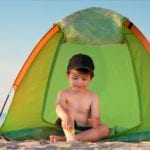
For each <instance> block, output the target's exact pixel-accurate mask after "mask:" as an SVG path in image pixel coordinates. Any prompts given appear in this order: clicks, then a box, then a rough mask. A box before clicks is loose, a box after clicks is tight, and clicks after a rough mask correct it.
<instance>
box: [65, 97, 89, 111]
mask: <svg viewBox="0 0 150 150" xmlns="http://www.w3.org/2000/svg"><path fill="white" fill-rule="evenodd" d="M67 104H68V106H69V108H70V109H73V110H74V111H76V112H78V113H80V112H89V111H90V106H91V100H90V99H89V98H88V97H84V98H83V97H70V98H68V100H67Z"/></svg>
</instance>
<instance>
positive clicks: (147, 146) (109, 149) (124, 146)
mask: <svg viewBox="0 0 150 150" xmlns="http://www.w3.org/2000/svg"><path fill="white" fill-rule="evenodd" d="M15 149H18V150H32V149H36V150H39V149H44V150H68V149H69V150H70V149H71V150H80V149H81V150H84V149H85V150H150V142H139V143H127V142H95V143H92V142H56V143H51V142H50V141H48V140H40V141H34V140H30V141H22V142H16V141H7V140H5V139H4V138H1V139H0V150H15Z"/></svg>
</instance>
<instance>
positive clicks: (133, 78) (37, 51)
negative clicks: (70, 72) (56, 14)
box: [0, 7, 150, 141]
mask: <svg viewBox="0 0 150 150" xmlns="http://www.w3.org/2000/svg"><path fill="white" fill-rule="evenodd" d="M149 49H150V44H149V42H148V41H147V40H146V38H145V37H144V35H143V34H142V33H141V32H140V31H139V30H138V29H137V27H136V26H135V25H134V24H133V23H132V24H131V23H130V21H129V20H128V19H127V18H126V17H124V16H122V15H120V14H118V13H116V12H114V11H111V10H108V9H104V8H95V7H92V8H88V9H84V10H81V11H78V12H75V13H73V14H71V15H70V16H67V17H65V18H63V19H62V20H60V21H58V22H57V23H56V24H55V25H54V27H53V28H52V29H51V30H50V31H48V33H47V34H46V35H45V36H44V37H43V38H42V39H41V40H40V41H39V43H38V44H37V46H36V47H35V48H34V49H33V51H32V52H31V54H30V55H29V57H28V59H27V61H26V62H25V64H24V65H23V67H22V69H21V71H20V72H19V74H18V76H17V78H16V80H15V81H14V83H13V90H14V91H15V93H14V96H13V99H12V102H11V105H10V108H9V110H8V112H7V114H6V119H5V120H4V122H3V124H2V126H1V128H0V134H3V135H4V136H7V137H9V138H12V139H15V140H25V139H32V138H33V139H41V138H48V135H50V134H54V133H55V134H60V135H62V134H63V132H62V129H60V128H58V127H56V126H55V125H54V122H55V120H56V113H55V100H56V93H57V92H58V91H59V90H61V89H64V88H66V87H67V86H68V82H67V79H66V77H65V72H66V65H67V61H68V59H69V58H70V57H71V56H72V55H73V54H76V53H86V54H89V55H90V56H91V57H92V58H93V59H94V62H95V66H96V70H95V77H94V79H93V82H92V84H91V85H90V89H91V90H93V91H95V92H96V93H98V95H99V96H100V112H101V118H102V122H103V123H106V124H107V125H108V126H109V127H110V136H109V138H107V139H106V140H108V141H109V140H110V141H113V140H120V141H139V140H141V139H142V140H150V118H149V113H150V109H149V108H150V102H149V99H150V93H149V89H150V79H149V76H150V67H149V66H150V53H149V52H150V51H149Z"/></svg>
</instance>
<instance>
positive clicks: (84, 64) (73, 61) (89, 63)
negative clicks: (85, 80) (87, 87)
mask: <svg viewBox="0 0 150 150" xmlns="http://www.w3.org/2000/svg"><path fill="white" fill-rule="evenodd" d="M71 69H75V70H78V71H80V72H82V73H86V74H87V73H90V74H91V77H93V76H94V69H95V66H94V63H93V60H92V58H91V57H90V56H88V55H86V54H81V53H80V54H75V55H73V56H72V57H71V58H70V60H69V63H68V66H67V72H68V71H69V70H71Z"/></svg>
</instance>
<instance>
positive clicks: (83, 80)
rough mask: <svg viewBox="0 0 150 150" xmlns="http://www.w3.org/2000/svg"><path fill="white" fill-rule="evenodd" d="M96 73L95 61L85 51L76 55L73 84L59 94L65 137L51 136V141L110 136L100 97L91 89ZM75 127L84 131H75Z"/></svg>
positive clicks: (70, 71)
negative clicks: (89, 87) (101, 111)
mask: <svg viewBox="0 0 150 150" xmlns="http://www.w3.org/2000/svg"><path fill="white" fill-rule="evenodd" d="M93 76H94V63H93V60H92V59H91V57H89V56H88V55H85V54H76V55H74V56H73V57H72V58H71V59H70V60H69V63H68V66H67V78H68V80H69V83H70V87H69V88H68V89H66V90H63V91H60V92H59V93H58V95H57V102H56V113H57V115H58V117H59V119H58V120H57V122H59V124H60V125H61V126H62V128H63V130H64V133H65V136H56V135H51V136H50V141H51V142H56V141H89V142H92V141H93V142H94V141H97V140H99V139H102V138H105V137H107V136H108V135H109V129H108V127H107V126H106V125H103V124H101V122H100V115H99V98H98V96H97V95H96V94H95V93H94V92H92V91H90V90H89V89H88V85H89V84H90V82H91V81H92V78H93ZM75 129H77V130H80V129H81V130H82V131H81V132H79V133H77V134H74V131H75Z"/></svg>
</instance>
